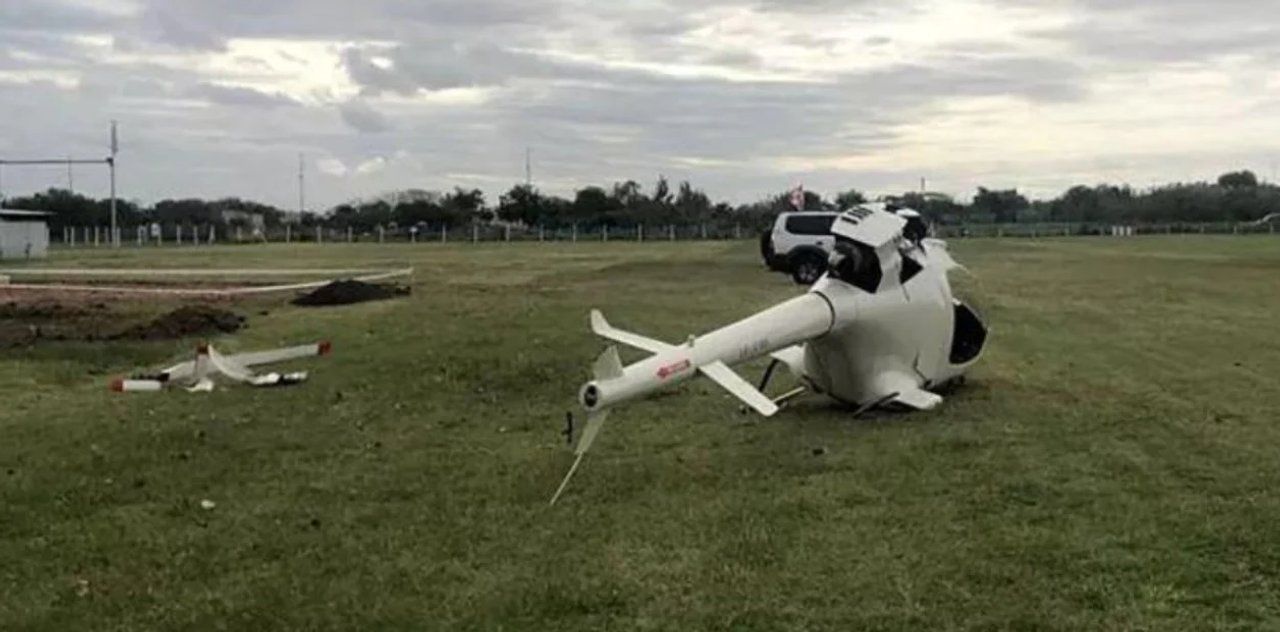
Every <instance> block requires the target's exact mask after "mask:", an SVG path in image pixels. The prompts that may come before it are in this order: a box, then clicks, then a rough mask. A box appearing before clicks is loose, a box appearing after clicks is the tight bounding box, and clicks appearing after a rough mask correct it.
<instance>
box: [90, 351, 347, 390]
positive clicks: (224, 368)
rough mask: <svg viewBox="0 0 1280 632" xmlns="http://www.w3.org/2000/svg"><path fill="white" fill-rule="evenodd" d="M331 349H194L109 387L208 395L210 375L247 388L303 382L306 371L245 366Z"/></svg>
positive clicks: (324, 352) (211, 388)
mask: <svg viewBox="0 0 1280 632" xmlns="http://www.w3.org/2000/svg"><path fill="white" fill-rule="evenodd" d="M332 350H333V346H332V345H331V344H330V343H329V342H328V341H323V342H318V343H314V344H309V345H298V346H295V347H285V348H282V349H271V350H267V351H254V352H249V353H238V354H234V355H223V354H221V353H219V352H218V351H217V350H216V349H214V348H213V347H212V346H211V345H208V344H203V343H202V344H201V345H199V346H197V347H196V357H195V359H194V360H188V361H187V362H182V363H179V364H176V365H174V366H171V367H169V368H167V369H164V370H163V371H161V372H160V373H158V374H154V375H147V376H142V377H136V378H117V379H115V380H112V381H111V385H110V388H111V390H113V391H116V392H121V393H125V392H156V391H161V390H164V389H165V387H167V386H170V385H182V386H183V387H184V388H186V390H187V391H188V392H193V393H197V392H210V391H212V390H213V386H214V382H213V380H212V378H213V377H214V376H219V375H220V376H223V377H226V378H228V379H231V380H233V381H236V382H240V383H242V384H248V385H250V386H259V387H265V386H286V385H291V384H297V383H299V382H303V381H305V380H306V379H307V372H306V371H296V372H292V373H276V372H271V373H263V374H257V373H254V372H253V371H252V370H251V369H250V368H249V367H253V366H261V365H264V364H274V363H277V362H284V361H287V360H295V359H299V358H308V357H313V356H325V355H329V354H330V353H331V352H332Z"/></svg>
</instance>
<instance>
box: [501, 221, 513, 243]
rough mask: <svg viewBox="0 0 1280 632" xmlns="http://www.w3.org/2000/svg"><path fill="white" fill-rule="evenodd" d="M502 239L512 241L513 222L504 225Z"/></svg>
mask: <svg viewBox="0 0 1280 632" xmlns="http://www.w3.org/2000/svg"><path fill="white" fill-rule="evenodd" d="M502 241H506V242H510V241H511V224H507V225H506V226H503V227H502Z"/></svg>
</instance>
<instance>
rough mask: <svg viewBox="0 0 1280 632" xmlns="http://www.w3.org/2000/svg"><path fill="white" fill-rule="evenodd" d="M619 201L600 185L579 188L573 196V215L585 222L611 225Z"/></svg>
mask: <svg viewBox="0 0 1280 632" xmlns="http://www.w3.org/2000/svg"><path fill="white" fill-rule="evenodd" d="M616 210H618V202H617V200H616V199H615V198H614V197H613V196H610V195H609V194H608V193H606V192H605V190H604V189H602V188H600V187H594V186H593V187H587V188H585V189H579V190H578V192H577V193H576V194H575V195H574V197H573V207H572V217H573V219H574V220H575V221H577V222H581V223H584V224H595V225H600V224H604V225H610V224H612V223H613V219H612V213H613V212H614V211H616Z"/></svg>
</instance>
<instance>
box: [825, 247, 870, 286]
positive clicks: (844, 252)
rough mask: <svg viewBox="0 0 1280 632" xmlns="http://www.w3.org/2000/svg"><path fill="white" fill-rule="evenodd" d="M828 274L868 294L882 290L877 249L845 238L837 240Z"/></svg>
mask: <svg viewBox="0 0 1280 632" xmlns="http://www.w3.org/2000/svg"><path fill="white" fill-rule="evenodd" d="M827 273H828V274H830V275H831V276H833V277H835V278H837V279H840V280H841V281H844V282H845V283H848V284H849V285H852V286H854V287H857V288H859V289H862V290H865V291H867V292H875V291H876V290H878V289H880V279H881V278H883V273H881V272H880V257H878V256H877V255H876V251H875V249H873V248H871V247H870V246H867V245H865V244H860V243H857V242H855V241H853V240H851V239H845V238H843V237H837V238H836V247H835V250H833V251H832V253H831V258H830V260H829V266H828V269H827Z"/></svg>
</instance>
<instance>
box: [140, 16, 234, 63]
mask: <svg viewBox="0 0 1280 632" xmlns="http://www.w3.org/2000/svg"><path fill="white" fill-rule="evenodd" d="M146 21H147V22H148V23H149V24H150V25H151V26H152V27H153V29H152V35H153V37H154V41H156V42H157V43H160V44H166V45H168V46H172V47H174V48H179V49H184V50H206V51H219V52H220V51H223V50H226V48H227V43H226V40H225V39H223V38H222V37H221V36H219V35H217V34H216V33H214V32H213V31H211V30H209V29H208V28H205V27H204V26H202V25H201V24H200V23H199V22H197V21H195V20H192V19H189V18H187V17H185V16H181V15H179V14H175V13H173V12H171V11H169V10H166V9H163V8H153V9H152V10H151V11H149V12H148V14H147V17H146Z"/></svg>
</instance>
